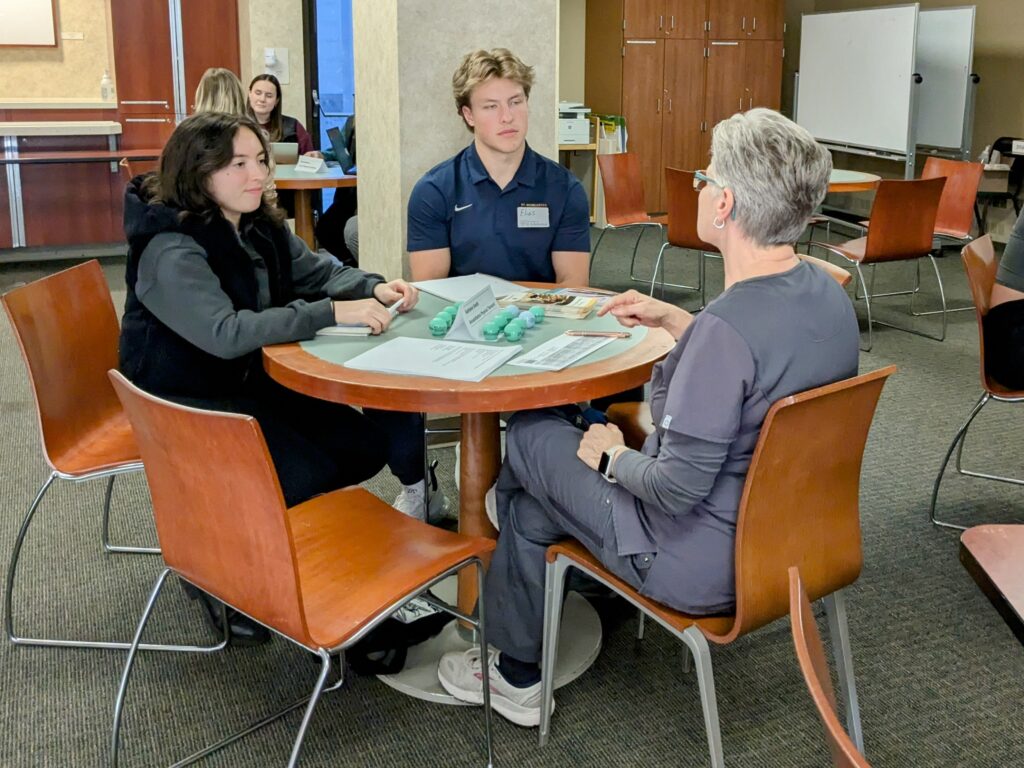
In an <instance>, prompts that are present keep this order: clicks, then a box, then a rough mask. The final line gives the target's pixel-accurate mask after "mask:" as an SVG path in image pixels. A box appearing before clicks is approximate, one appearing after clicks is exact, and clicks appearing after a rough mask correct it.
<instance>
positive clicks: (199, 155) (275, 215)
mask: <svg viewBox="0 0 1024 768" xmlns="http://www.w3.org/2000/svg"><path fill="white" fill-rule="evenodd" d="M241 130H248V131H252V133H253V135H254V136H255V137H256V138H257V139H258V140H259V142H260V145H261V146H262V147H263V152H264V153H265V155H266V157H267V158H268V159H269V158H270V146H269V145H268V144H267V140H266V138H265V137H264V136H263V131H261V130H260V127H259V125H257V123H256V121H255V120H253V119H251V118H249V117H247V116H246V115H229V114H226V113H224V112H201V113H199V114H196V115H192V116H191V117H188V118H185V119H184V120H182V121H181V124H180V125H178V127H177V128H175V129H174V133H172V134H171V138H170V139H168V140H167V144H166V145H165V146H164V150H163V152H161V153H160V170H159V171H158V172H157V173H154V174H150V175H149V176H147V177H146V179H145V181H144V182H143V191H144V192H145V194H146V196H147V198H148V200H149V202H151V203H162V204H163V205H166V206H169V207H171V208H177V209H178V210H180V211H181V212H182V215H183V216H188V215H196V216H201V217H203V218H204V219H206V220H207V221H212V220H214V219H216V218H217V217H218V216H221V210H220V205H219V204H218V203H217V201H216V200H214V199H213V197H212V196H211V195H210V192H209V180H210V176H212V175H213V174H214V173H215V172H216V171H219V170H220V169H221V168H225V167H226V166H227V165H228V164H229V163H230V162H231V161H232V160H233V159H234V156H235V135H236V134H237V133H238V132H239V131H241ZM254 217H264V218H267V219H269V220H270V221H272V222H273V223H275V224H281V223H282V222H283V221H284V213H283V212H282V211H281V209H280V208H278V207H277V206H276V205H274V204H273V202H271V200H270V199H268V192H267V190H264V193H263V202H262V203H261V204H260V207H259V208H257V209H256V210H255V211H253V212H252V213H248V214H245V215H244V216H243V219H244V220H246V219H251V218H254Z"/></svg>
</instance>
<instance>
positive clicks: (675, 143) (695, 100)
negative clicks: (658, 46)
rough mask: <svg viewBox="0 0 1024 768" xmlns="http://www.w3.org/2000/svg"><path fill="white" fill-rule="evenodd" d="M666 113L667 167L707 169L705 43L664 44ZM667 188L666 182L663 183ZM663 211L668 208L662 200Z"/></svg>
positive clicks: (664, 159)
mask: <svg viewBox="0 0 1024 768" xmlns="http://www.w3.org/2000/svg"><path fill="white" fill-rule="evenodd" d="M665 94H666V99H665V114H664V119H663V120H662V126H663V127H662V134H661V135H662V140H661V159H662V169H663V170H662V173H663V174H664V168H666V167H672V168H682V169H684V170H687V171H693V170H697V169H701V168H705V167H706V166H707V164H708V158H707V155H706V154H702V148H703V144H704V136H703V133H702V131H701V122H702V121H703V120H704V110H703V105H704V42H703V41H702V40H666V41H665ZM662 186H664V182H663V184H662ZM662 203H663V205H662V206H661V210H664V209H665V206H666V205H667V201H666V200H664V199H663V200H662Z"/></svg>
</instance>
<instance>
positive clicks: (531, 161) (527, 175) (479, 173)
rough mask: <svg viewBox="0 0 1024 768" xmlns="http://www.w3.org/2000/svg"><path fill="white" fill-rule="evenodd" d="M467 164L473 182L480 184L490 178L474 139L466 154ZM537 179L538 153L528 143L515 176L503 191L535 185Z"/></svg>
mask: <svg viewBox="0 0 1024 768" xmlns="http://www.w3.org/2000/svg"><path fill="white" fill-rule="evenodd" d="M466 166H467V168H468V170H469V180H470V181H471V182H472V183H473V184H479V183H480V182H481V181H484V180H485V179H490V178H491V177H490V174H488V173H487V169H486V168H484V163H483V161H482V160H481V159H480V155H479V154H478V153H477V151H476V142H475V141H474V142H473V143H472V144H470V145H469V152H468V153H467V155H466ZM536 180H537V159H536V153H535V152H534V151H533V150H532V149H530V145H529V144H526V145H525V147H524V150H523V158H522V160H520V161H519V167H518V168H517V169H516V173H515V176H513V177H512V181H511V182H509V184H508V186H506V187H505V189H504V190H502V191H503V192H507V191H508V190H510V189H515V188H516V187H517V186H520V185H522V186H524V187H533V185H534V184H535V183H536Z"/></svg>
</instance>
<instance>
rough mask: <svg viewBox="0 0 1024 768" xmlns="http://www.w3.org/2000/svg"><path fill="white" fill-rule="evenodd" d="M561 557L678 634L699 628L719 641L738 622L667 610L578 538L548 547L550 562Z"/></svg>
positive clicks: (729, 618)
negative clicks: (642, 593) (601, 581)
mask: <svg viewBox="0 0 1024 768" xmlns="http://www.w3.org/2000/svg"><path fill="white" fill-rule="evenodd" d="M558 555H563V556H565V557H568V558H570V559H571V560H574V561H575V562H577V563H579V564H580V565H582V566H584V567H585V568H586V569H587V570H589V571H593V572H595V573H599V574H601V577H602V578H603V579H604V580H605V581H607V582H608V583H609V584H611V585H613V586H614V587H615V589H617V590H619V591H620V592H622V593H623V594H626V595H629V597H630V599H631V600H633V601H634V602H636V603H637V604H638V605H640V606H642V607H643V609H644V610H645V611H646V612H648V613H649V614H651V615H652V616H657V617H658V618H660V619H661V620H662V621H664V622H665V623H666V624H668V625H669V626H671V627H672V628H673V629H675V630H676V631H677V632H682V631H684V630H685V629H687V628H688V627H691V626H694V625H696V626H697V627H699V628H700V629H701V631H703V632H704V634H705V635H707V637H708V639H709V640H713V641H716V642H718V641H719V638H722V637H725V636H726V635H728V634H729V631H730V630H731V629H732V627H733V624H734V623H735V621H736V617H735V616H693V615H691V614H688V613H683V612H682V611H675V610H673V609H671V608H666V607H665V606H664V605H662V604H661V603H657V602H655V601H654V600H651V599H650V598H647V597H644V596H643V595H641V594H640V593H639V592H637V591H636V590H635V589H634V588H633V587H631V586H630V585H629V584H627V583H626V582H624V581H623V580H622V579H620V578H619V577H617V576H616V575H615V574H613V573H611V572H610V571H609V570H608V569H607V568H605V567H604V565H603V564H602V563H601V561H600V560H598V559H597V558H596V557H594V555H592V554H591V553H590V551H589V550H588V549H587V548H586V547H584V546H583V545H582V544H580V543H579V542H578V541H576V540H575V539H566V540H565V541H561V542H559V543H558V544H552V545H551V546H550V547H548V552H547V559H548V562H552V561H554V559H555V558H556V557H557V556H558Z"/></svg>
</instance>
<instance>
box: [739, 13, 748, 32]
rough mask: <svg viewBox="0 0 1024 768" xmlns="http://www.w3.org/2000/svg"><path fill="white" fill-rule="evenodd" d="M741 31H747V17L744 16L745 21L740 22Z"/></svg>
mask: <svg viewBox="0 0 1024 768" xmlns="http://www.w3.org/2000/svg"><path fill="white" fill-rule="evenodd" d="M740 29H741V30H743V31H744V32H746V31H747V17H746V16H744V17H743V19H742V20H741V21H740Z"/></svg>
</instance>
